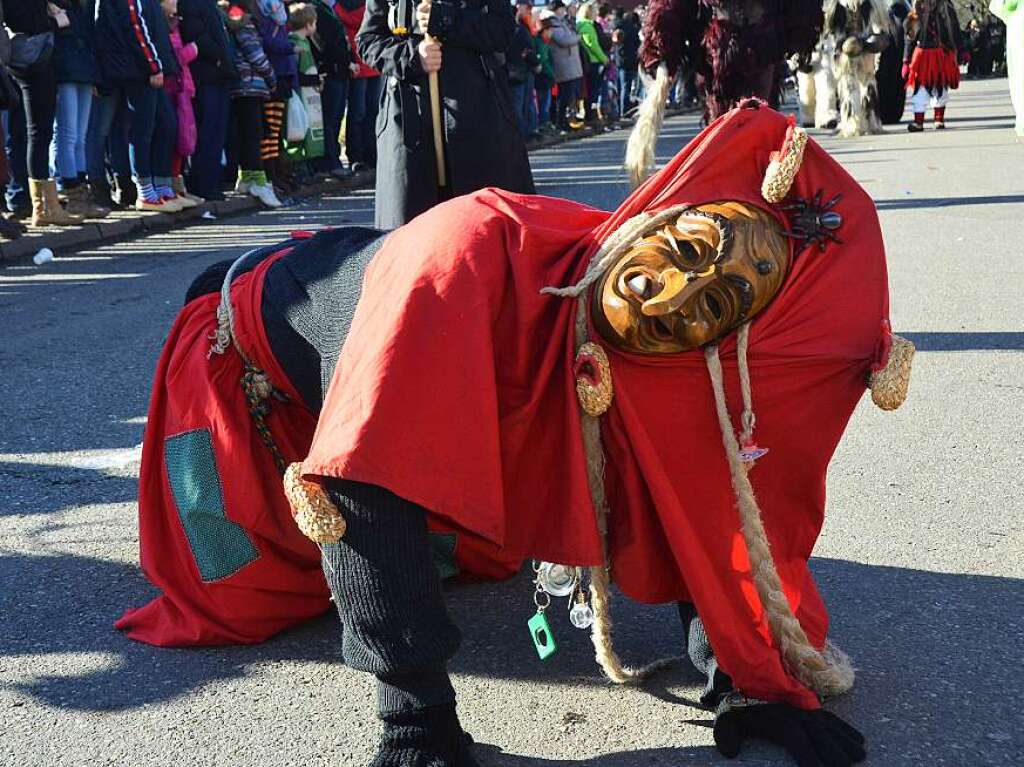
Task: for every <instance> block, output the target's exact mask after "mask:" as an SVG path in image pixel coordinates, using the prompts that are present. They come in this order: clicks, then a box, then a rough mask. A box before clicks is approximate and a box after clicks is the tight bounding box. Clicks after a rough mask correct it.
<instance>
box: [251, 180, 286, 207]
mask: <svg viewBox="0 0 1024 767" xmlns="http://www.w3.org/2000/svg"><path fill="white" fill-rule="evenodd" d="M249 194H250V195H252V196H253V197H255V198H256V199H257V200H259V201H260V202H262V203H263V204H264V205H266V206H267V207H268V208H280V207H281V206H282V205H283V203H282V202H281V201H280V200H279V199H277V195H276V194H274V187H272V186H271V185H270V184H259V185H257V184H250V185H249Z"/></svg>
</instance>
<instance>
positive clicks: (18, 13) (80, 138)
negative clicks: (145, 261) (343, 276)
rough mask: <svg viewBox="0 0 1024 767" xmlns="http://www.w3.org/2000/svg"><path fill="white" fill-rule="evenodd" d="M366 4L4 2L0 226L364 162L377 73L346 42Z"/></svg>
mask: <svg viewBox="0 0 1024 767" xmlns="http://www.w3.org/2000/svg"><path fill="white" fill-rule="evenodd" d="M365 8H366V5H365V0H305V1H304V2H295V3H286V2H285V0H0V110H2V116H3V121H2V128H3V134H4V135H3V137H2V139H3V142H4V146H5V150H6V151H4V152H0V181H2V183H3V185H4V200H3V202H4V203H5V205H6V209H7V211H8V213H9V215H6V216H4V217H3V218H0V236H5V237H14V236H18V234H20V232H21V231H22V230H23V226H22V225H21V224H20V222H21V221H25V220H30V221H31V223H32V225H34V226H69V225H75V224H79V223H81V222H82V221H83V220H84V219H95V218H102V217H105V216H106V215H108V214H109V213H110V211H111V210H112V209H129V208H135V209H137V210H141V211H159V212H166V213H176V212H179V211H181V210H184V209H186V208H191V207H195V206H196V205H198V204H200V203H201V202H203V201H204V200H218V199H223V197H224V193H225V191H226V190H230V189H231V188H232V185H233V188H234V190H235V191H236V192H239V193H242V194H249V195H252V196H253V197H256V198H257V199H259V200H260V201H261V202H262V203H263V204H265V205H267V206H269V207H278V206H280V205H281V204H282V203H281V199H280V196H281V195H287V194H290V193H291V192H292V191H294V190H295V188H296V187H297V186H298V185H299V184H300V183H302V182H304V181H307V180H309V179H310V178H312V177H319V178H327V177H329V176H334V177H339V178H345V177H349V176H351V175H352V174H354V173H359V172H363V171H367V170H371V169H372V168H373V167H374V165H375V163H376V147H375V141H374V138H375V136H374V127H373V126H374V122H375V119H376V113H377V102H378V97H379V93H380V75H379V73H377V72H376V71H374V70H372V69H370V68H369V67H368V66H367V65H366V64H365V63H364V62H363V61H362V60H361V59H360V58H359V56H358V54H357V53H356V47H355V35H356V33H357V31H358V30H359V26H360V24H361V22H362V19H363V15H364V13H365ZM343 125H344V132H345V135H344V139H342V137H341V132H342V126H343ZM342 140H343V141H344V145H345V157H346V159H347V165H346V164H343V163H342V160H341V157H342V152H341V145H340V143H341V141H342Z"/></svg>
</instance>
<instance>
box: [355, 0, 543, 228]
mask: <svg viewBox="0 0 1024 767" xmlns="http://www.w3.org/2000/svg"><path fill="white" fill-rule="evenodd" d="M413 7H415V6H414V5H413ZM388 10H389V8H388V2H387V0H369V1H368V2H367V4H366V16H365V17H364V19H363V25H362V28H361V29H360V30H359V35H358V37H357V38H356V42H357V47H358V49H359V55H360V56H362V58H363V59H364V60H365V61H366V63H367V64H369V65H370V66H371V67H373V68H374V69H377V70H379V71H380V72H381V74H382V75H383V76H384V85H383V91H382V94H381V107H380V112H379V114H378V115H377V192H376V225H377V226H378V227H379V228H382V229H391V228H394V227H397V226H401V225H402V224H404V223H406V222H407V221H409V220H411V219H412V218H414V217H415V216H417V215H419V214H420V213H422V212H423V211H425V210H427V209H428V208H431V207H433V206H434V205H436V204H437V203H438V202H441V201H442V200H444V199H446V198H447V197H449V196H457V195H462V194H468V193H469V192H473V191H476V190H478V189H483V188H484V187H488V186H496V187H500V188H502V189H506V190H508V191H512V192H521V193H526V194H532V193H533V192H534V186H533V176H532V175H531V173H530V161H529V158H528V157H527V155H526V147H525V145H524V144H523V139H522V137H521V136H520V135H519V130H518V128H517V127H516V120H515V113H514V111H513V108H512V98H511V94H510V92H509V86H508V77H507V75H506V73H505V67H504V65H503V63H502V62H501V61H500V58H499V56H498V54H500V53H502V52H504V51H505V50H506V49H507V48H508V47H509V43H511V42H512V36H513V33H514V32H515V20H514V18H513V16H512V8H511V6H510V5H509V4H508V2H507V0H462V2H461V3H460V4H458V5H456V4H454V3H450V2H443V1H442V0H436V1H435V2H434V3H433V5H432V10H431V16H430V29H429V30H428V31H429V32H430V34H432V35H434V36H435V37H437V38H438V39H439V40H440V41H441V45H442V64H441V72H440V73H439V74H440V78H439V79H440V88H441V99H442V102H443V103H442V122H443V126H442V127H443V131H444V143H445V150H446V151H445V159H446V164H447V175H448V188H447V189H446V190H444V191H442V190H439V189H438V185H437V170H436V165H435V158H434V139H433V129H432V122H431V115H430V95H429V89H428V85H427V82H428V81H427V76H426V75H425V74H424V72H423V70H422V69H421V67H420V61H419V55H418V54H417V52H416V46H417V45H418V44H419V42H420V41H421V40H422V39H423V38H422V36H421V35H420V34H419V33H418V31H417V30H414V34H412V35H411V36H406V37H402V36H398V35H395V34H393V33H392V32H391V29H390V27H389V26H388Z"/></svg>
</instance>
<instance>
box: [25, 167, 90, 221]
mask: <svg viewBox="0 0 1024 767" xmlns="http://www.w3.org/2000/svg"><path fill="white" fill-rule="evenodd" d="M28 187H29V193H30V194H31V195H32V226H78V225H79V224H81V223H82V219H81V218H80V217H79V216H72V215H71V214H70V213H68V212H67V211H66V210H64V208H63V207H62V206H61V204H60V198H59V197H57V182H56V181H54V180H53V179H52V178H50V179H35V178H30V179H29V180H28Z"/></svg>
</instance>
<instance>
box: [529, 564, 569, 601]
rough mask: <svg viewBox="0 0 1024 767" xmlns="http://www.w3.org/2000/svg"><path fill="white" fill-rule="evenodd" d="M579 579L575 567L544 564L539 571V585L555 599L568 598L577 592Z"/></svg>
mask: <svg viewBox="0 0 1024 767" xmlns="http://www.w3.org/2000/svg"><path fill="white" fill-rule="evenodd" d="M578 582H579V579H578V577H577V574H576V568H575V567H568V566H566V565H556V564H554V563H552V562H542V563H541V565H540V568H539V569H538V570H537V583H538V584H539V585H540V587H541V588H542V589H544V591H546V592H547V593H548V594H550V595H551V596H553V597H567V596H569V595H570V594H572V593H573V591H575V590H576V586H577V584H578Z"/></svg>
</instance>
